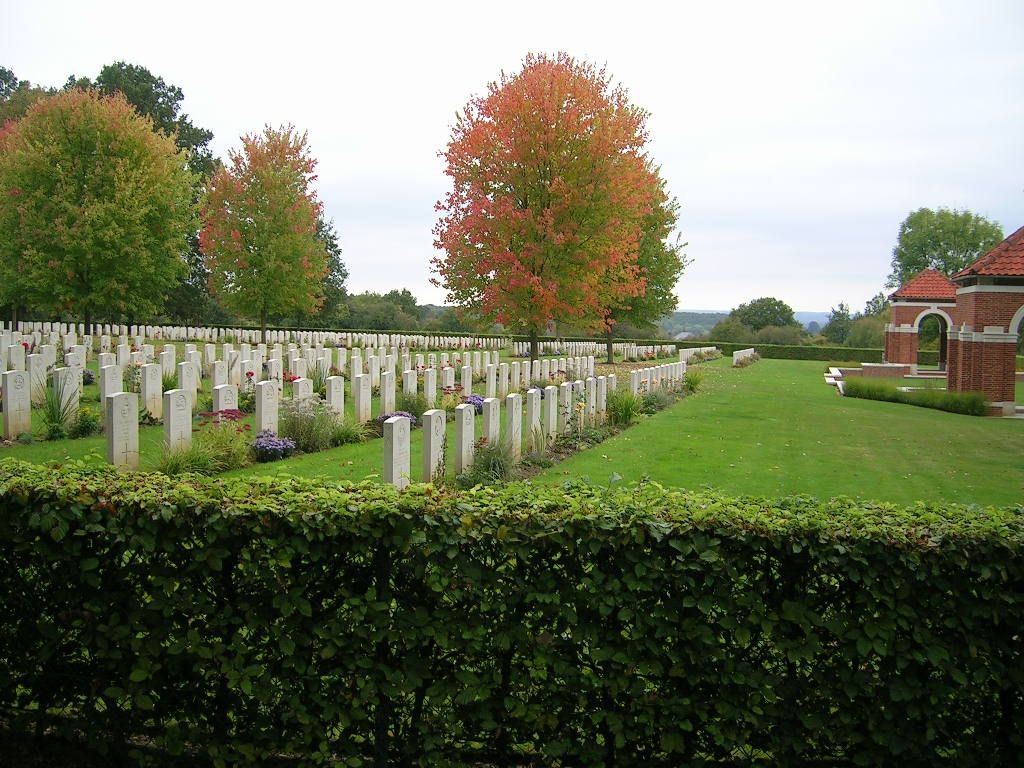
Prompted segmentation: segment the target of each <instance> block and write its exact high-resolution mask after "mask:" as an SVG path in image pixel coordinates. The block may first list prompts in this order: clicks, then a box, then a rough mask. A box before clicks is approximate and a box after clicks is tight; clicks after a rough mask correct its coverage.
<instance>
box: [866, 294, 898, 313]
mask: <svg viewBox="0 0 1024 768" xmlns="http://www.w3.org/2000/svg"><path fill="white" fill-rule="evenodd" d="M890 306H891V305H890V303H889V299H887V298H886V296H885V294H884V293H882V292H881V291H879V292H878V293H876V294H875V295H874V296H872V297H871V298H870V299H868V301H867V303H866V304H865V305H864V312H863V313H862V314H863V316H864V317H881V316H883V315H884V314H885V313H886V312H888V311H889V308H890Z"/></svg>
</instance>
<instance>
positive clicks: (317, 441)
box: [277, 395, 341, 453]
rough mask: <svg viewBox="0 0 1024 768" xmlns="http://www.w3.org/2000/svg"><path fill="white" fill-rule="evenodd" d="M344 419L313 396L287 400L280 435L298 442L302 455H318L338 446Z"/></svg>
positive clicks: (279, 419) (279, 418)
mask: <svg viewBox="0 0 1024 768" xmlns="http://www.w3.org/2000/svg"><path fill="white" fill-rule="evenodd" d="M340 423H341V419H340V418H339V417H338V416H337V415H336V414H335V413H334V412H332V411H329V410H328V409H327V406H326V405H325V404H324V402H323V401H322V400H321V399H320V396H319V395H313V396H312V397H307V398H304V399H302V400H283V401H282V402H281V405H280V407H279V410H278V416H277V435H278V437H287V438H290V439H291V440H294V441H295V448H296V450H298V451H300V452H301V453H315V452H317V451H324V450H327V449H328V448H330V447H331V446H332V445H334V444H335V443H334V442H333V441H334V437H335V434H336V433H337V430H338V427H339V424H340Z"/></svg>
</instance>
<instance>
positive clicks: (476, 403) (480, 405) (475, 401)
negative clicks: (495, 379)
mask: <svg viewBox="0 0 1024 768" xmlns="http://www.w3.org/2000/svg"><path fill="white" fill-rule="evenodd" d="M462 402H464V403H466V404H467V405H472V406H473V407H474V408H476V412H477V413H483V412H484V399H483V397H481V396H480V395H470V396H469V397H464V398H462Z"/></svg>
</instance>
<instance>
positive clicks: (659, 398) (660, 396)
mask: <svg viewBox="0 0 1024 768" xmlns="http://www.w3.org/2000/svg"><path fill="white" fill-rule="evenodd" d="M675 401H676V397H675V395H673V394H672V393H671V392H669V391H667V390H665V389H662V388H661V387H654V388H652V389H648V390H646V391H645V392H644V393H643V394H642V395H641V398H640V412H641V413H644V414H647V415H648V416H650V415H651V414H655V413H657V412H658V411H663V410H665V409H666V408H668V407H669V406H670V405H672V403H674V402H675Z"/></svg>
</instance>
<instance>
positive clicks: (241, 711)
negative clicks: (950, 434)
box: [0, 459, 1024, 768]
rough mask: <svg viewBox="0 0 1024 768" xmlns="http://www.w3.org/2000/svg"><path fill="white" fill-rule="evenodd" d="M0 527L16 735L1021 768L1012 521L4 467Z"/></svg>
mask: <svg viewBox="0 0 1024 768" xmlns="http://www.w3.org/2000/svg"><path fill="white" fill-rule="evenodd" d="M0 509H2V510H3V514H2V515H0V552H2V553H3V556H2V557H0V605H2V608H3V611H4V621H3V622H0V648H3V649H8V650H9V651H10V652H7V653H0V679H2V680H4V683H5V684H4V685H3V686H0V712H2V714H3V718H4V728H5V729H9V730H10V731H11V732H13V733H15V734H19V735H20V734H27V733H36V734H54V735H56V736H58V737H59V736H70V735H74V736H78V737H79V738H82V739H85V740H87V741H88V743H89V745H90V746H93V747H95V748H96V749H103V750H106V751H107V752H110V751H112V750H116V749H117V748H121V749H127V748H128V747H125V745H124V744H123V742H124V740H125V738H126V737H133V738H132V741H133V743H134V744H135V745H137V744H138V743H139V740H141V739H144V740H145V743H146V747H147V750H148V749H149V748H152V749H154V750H158V751H159V750H165V751H166V752H170V753H172V754H181V753H182V751H183V750H184V749H185V747H186V745H187V746H188V747H189V750H190V754H189V761H190V762H191V763H196V764H199V763H202V764H207V763H209V764H224V765H227V764H240V765H245V764H247V765H259V764H276V763H277V762H280V759H281V757H282V755H286V756H287V761H289V762H295V763H296V764H298V763H301V764H304V765H328V764H331V765H345V764H347V765H370V764H372V765H378V766H383V765H458V764H462V765H480V764H492V765H493V764H504V765H524V764H527V763H529V764H534V765H566V766H568V765H579V766H593V767H594V768H598V767H599V766H603V767H604V768H611V766H623V767H626V766H669V765H672V766H676V765H678V766H686V765H736V764H740V763H742V764H748V763H750V764H753V763H752V762H751V761H749V760H748V759H747V756H749V755H758V756H759V761H758V764H762V763H763V764H765V765H836V766H840V765H843V766H848V765H865V766H867V765H901V766H902V765H909V766H933V765H934V766H942V765H949V766H953V765H955V766H957V767H958V768H975V767H976V766H977V767H979V768H980V767H981V766H985V767H986V768H987V766H993V765H1015V764H1018V763H1019V756H1020V754H1021V750H1022V749H1024V664H1022V663H1021V647H1020V646H1021V642H1020V627H1021V626H1022V625H1024V601H1022V600H1021V598H1020V595H1021V584H1022V583H1024V558H1022V557H1021V549H1022V547H1024V515H1022V511H1024V510H1022V508H1021V507H1020V506H1019V505H1017V506H1014V507H1007V508H1003V509H998V508H992V507H986V508H981V507H962V506H958V505H954V504H917V505H914V506H910V507H899V506H895V505H877V504H872V503H867V502H859V501H854V500H851V499H834V500H820V501H819V500H815V499H810V498H807V497H798V496H793V497H787V498H784V499H778V500H770V499H758V498H738V499H737V498H730V497H728V496H724V495H721V494H718V493H712V492H697V493H693V492H689V493H688V492H681V491H674V490H671V489H667V488H663V487H661V486H658V485H657V484H653V483H647V484H640V485H638V486H626V487H623V486H615V487H612V488H607V489H598V488H592V487H587V486H584V485H582V484H578V483H577V484H568V485H566V486H563V487H557V488H549V487H540V486H532V485H529V484H521V483H514V484H509V485H504V486H493V487H487V488H478V489H475V490H470V491H458V490H454V489H449V490H445V491H444V492H438V491H437V490H436V489H435V488H434V487H432V486H429V485H421V484H416V485H413V486H411V487H410V488H409V489H407V490H406V491H404V492H399V491H398V490H397V489H395V488H394V487H389V486H383V485H378V484H374V483H369V482H365V483H358V484H353V483H325V482H323V481H322V480H319V481H302V480H297V479H294V478H287V477H273V478H252V477H247V478H244V479H239V480H226V481H225V480H219V479H218V480H203V479H201V478H196V477H192V478H182V477H178V478H167V477H165V476H163V475H160V474H156V473H148V474H147V473H132V474H130V475H125V476H122V475H120V474H118V473H117V472H116V471H114V470H113V469H111V468H108V467H105V466H90V465H86V464H85V463H83V462H67V463H66V464H65V466H64V467H62V468H60V469H55V468H52V467H42V466H33V465H29V464H25V463H22V462H18V461H15V460H12V459H6V460H3V461H0ZM15 650H16V651H17V652H16V653H15V652H13V651H15ZM282 702H287V705H286V706H283V705H282ZM56 713H59V716H55V715H56ZM396 734H400V735H401V738H397V737H396ZM453 756H454V757H453ZM738 756H743V759H740V758H739V757H738ZM118 764H120V763H118Z"/></svg>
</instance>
